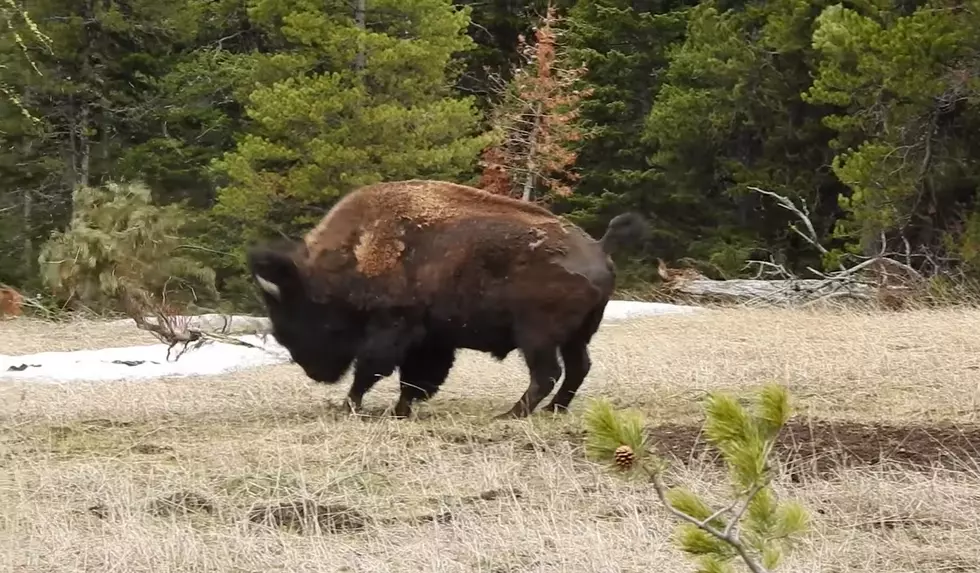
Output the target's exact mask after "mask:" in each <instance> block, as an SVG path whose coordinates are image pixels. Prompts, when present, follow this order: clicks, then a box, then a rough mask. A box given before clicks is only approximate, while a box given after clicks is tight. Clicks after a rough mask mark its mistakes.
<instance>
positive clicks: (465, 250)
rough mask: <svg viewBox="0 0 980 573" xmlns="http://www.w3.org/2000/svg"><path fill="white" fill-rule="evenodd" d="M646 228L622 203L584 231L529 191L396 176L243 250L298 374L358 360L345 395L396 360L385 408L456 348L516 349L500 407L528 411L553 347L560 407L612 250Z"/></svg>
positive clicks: (609, 280)
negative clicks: (512, 393)
mask: <svg viewBox="0 0 980 573" xmlns="http://www.w3.org/2000/svg"><path fill="white" fill-rule="evenodd" d="M643 230H644V228H643V222H642V220H641V219H639V217H638V216H635V215H632V214H626V215H620V216H618V217H617V218H615V219H613V221H612V222H611V223H610V227H609V230H608V231H607V233H606V236H604V237H603V239H602V240H601V241H595V240H594V239H592V238H591V237H589V236H588V235H587V234H585V232H583V231H582V230H581V229H579V228H578V227H576V226H574V225H572V224H571V223H569V222H567V221H565V220H564V219H562V218H559V217H556V216H555V215H553V214H552V213H550V212H549V211H547V210H546V209H543V208H541V207H538V206H536V205H533V204H529V203H526V202H523V201H519V200H515V199H510V198H507V197H503V196H499V195H493V194H490V193H487V192H484V191H481V190H479V189H474V188H471V187H466V186H462V185H456V184H452V183H443V182H437V181H400V182H392V183H382V184H377V185H371V186H368V187H363V188H361V189H358V190H356V191H354V192H352V193H350V194H349V195H347V196H346V197H344V199H342V200H341V201H340V202H338V203H337V205H336V206H334V208H333V209H331V210H330V212H329V213H327V215H326V216H325V217H324V218H323V220H322V221H321V223H320V224H319V225H317V227H316V228H314V229H313V230H312V231H310V232H309V233H308V234H307V235H306V237H305V239H304V241H303V242H302V243H292V244H287V245H280V246H270V247H265V248H261V249H253V250H252V251H251V252H250V255H249V265H250V268H251V270H252V273H253V275H255V276H257V277H261V278H262V279H264V280H265V281H267V282H266V283H265V285H266V286H267V287H268V285H269V284H274V285H275V287H273V288H272V291H273V292H270V291H269V290H266V289H265V288H264V289H263V292H264V295H265V300H266V303H267V305H268V306H269V310H270V319H271V321H272V323H273V329H274V333H275V336H276V338H277V339H279V341H280V343H282V344H283V345H284V346H285V347H286V348H287V349H289V350H290V352H291V353H292V355H293V358H294V360H296V362H297V363H298V364H300V365H301V366H302V367H303V368H304V369H305V370H306V372H307V374H308V375H310V376H311V377H312V378H314V379H316V380H320V381H323V382H335V381H337V380H338V379H339V378H340V377H341V376H342V375H343V372H344V371H346V369H347V368H348V367H349V365H350V363H351V362H352V361H355V360H356V366H355V373H354V383H353V385H352V387H351V391H350V394H349V398H350V401H351V403H352V405H353V406H354V407H355V408H356V407H359V406H360V402H361V398H362V396H363V394H364V393H365V392H366V391H367V390H368V389H369V388H370V387H371V385H373V384H374V382H375V381H376V380H377V379H378V378H379V377H381V376H386V375H389V374H391V373H392V372H393V371H394V369H395V368H398V369H399V370H400V372H401V379H402V397H401V399H400V400H399V404H398V406H397V407H396V414H398V415H407V414H408V412H409V411H410V406H411V402H412V401H413V400H417V399H425V398H426V397H428V396H431V395H432V394H433V393H434V392H435V391H436V390H437V389H438V387H439V385H440V384H442V382H443V381H444V380H445V378H446V376H447V375H448V372H449V370H450V369H451V367H452V363H453V360H454V357H455V351H456V349H458V348H470V349H475V350H480V351H484V352H489V353H491V354H492V355H493V356H495V357H496V358H498V359H503V358H504V357H506V356H507V355H508V354H509V353H510V352H511V351H512V350H514V349H515V348H516V349H520V350H521V351H522V353H523V354H524V357H525V360H526V361H527V364H528V367H529V370H530V373H531V384H530V386H529V388H528V391H527V392H526V393H525V395H524V397H522V398H521V400H519V401H518V402H517V403H516V404H515V405H514V407H513V408H512V409H511V411H510V412H508V415H514V416H526V415H527V414H529V413H530V412H531V411H533V410H534V408H535V407H536V406H537V405H538V403H539V402H540V401H541V400H542V399H543V398H544V397H545V396H546V395H547V394H548V393H549V392H550V391H551V389H552V388H553V386H554V383H555V380H557V378H559V377H560V376H561V367H560V366H559V364H558V360H557V352H559V351H560V352H561V354H562V357H563V359H564V362H565V370H566V373H565V374H566V376H565V382H564V383H563V385H562V387H561V388H560V389H559V391H558V393H557V394H556V395H555V397H554V399H553V400H552V402H551V404H550V405H549V406H548V407H549V408H551V409H555V410H563V409H565V408H567V406H568V402H569V401H570V400H571V399H572V397H573V396H574V393H575V391H576V390H577V389H578V387H579V385H580V384H581V383H582V379H584V377H585V375H586V374H587V373H588V370H589V366H590V362H589V358H588V351H587V346H588V343H589V341H590V339H591V337H592V335H593V334H594V333H595V331H596V329H597V328H598V326H599V322H600V321H601V318H602V312H603V310H604V308H605V305H606V303H607V302H608V300H609V297H610V295H611V294H612V290H613V286H614V281H615V272H614V269H613V264H612V261H611V259H610V258H609V256H608V255H609V251H611V250H612V248H613V245H614V243H617V242H622V241H624V240H627V239H630V238H636V236H637V235H636V234H637V232H640V231H643ZM260 284H261V283H260ZM276 291H277V292H276Z"/></svg>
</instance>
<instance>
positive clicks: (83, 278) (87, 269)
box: [38, 183, 217, 316]
mask: <svg viewBox="0 0 980 573" xmlns="http://www.w3.org/2000/svg"><path fill="white" fill-rule="evenodd" d="M73 207H74V212H73V217H72V220H71V223H70V224H69V226H68V228H67V229H65V230H64V231H55V232H54V233H52V234H51V238H50V239H49V240H48V241H47V243H45V245H44V247H43V248H42V250H41V254H40V256H39V257H38V261H39V263H40V266H41V273H42V280H43V282H44V285H45V286H46V287H47V288H48V289H50V290H51V292H52V294H53V295H55V296H56V297H57V298H59V299H61V300H63V301H67V302H70V303H72V304H73V305H75V306H79V305H84V306H87V307H89V308H91V309H93V310H97V311H109V310H117V311H123V312H125V313H126V314H129V315H130V316H134V315H139V316H142V314H143V313H146V312H148V311H150V309H164V310H165V311H173V310H176V309H182V308H186V307H187V306H188V305H190V304H194V303H198V302H199V301H201V300H202V299H209V300H214V299H216V298H217V291H216V289H215V285H214V278H215V277H214V271H213V270H211V269H210V268H208V267H206V266H204V265H203V264H201V263H200V262H199V261H197V260H195V259H193V258H191V257H189V256H188V255H185V254H182V252H181V247H182V246H183V241H182V240H181V237H180V231H181V229H182V228H183V227H184V226H185V225H186V224H187V223H188V222H189V221H190V214H189V213H188V212H187V211H186V210H185V209H184V208H183V207H182V206H180V205H167V206H162V207H161V206H157V205H153V204H152V201H151V197H150V191H149V189H147V188H146V187H145V186H144V185H142V184H138V183H129V184H118V183H109V184H107V185H106V186H105V187H102V188H96V187H81V188H79V189H78V190H77V191H76V193H75V195H74V197H73Z"/></svg>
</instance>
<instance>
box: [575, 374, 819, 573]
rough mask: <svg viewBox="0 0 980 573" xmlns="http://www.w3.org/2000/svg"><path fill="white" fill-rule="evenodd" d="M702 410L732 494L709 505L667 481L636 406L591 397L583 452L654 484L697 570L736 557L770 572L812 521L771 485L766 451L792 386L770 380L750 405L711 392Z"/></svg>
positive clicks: (710, 570)
mask: <svg viewBox="0 0 980 573" xmlns="http://www.w3.org/2000/svg"><path fill="white" fill-rule="evenodd" d="M704 410H705V418H706V420H705V426H704V434H705V436H706V438H707V440H708V442H709V443H711V444H712V445H713V446H714V447H715V448H717V449H718V451H719V452H720V453H721V455H722V457H723V458H724V460H725V462H726V465H727V466H728V473H729V477H730V480H731V485H732V490H733V496H732V497H733V499H732V500H731V502H730V503H728V504H726V505H724V506H723V507H720V508H715V507H711V506H710V505H709V504H708V503H706V502H705V501H704V500H703V499H701V498H700V497H699V496H698V495H697V494H695V493H694V492H692V491H690V490H689V489H687V488H684V487H674V488H668V487H667V486H666V485H665V484H664V481H663V472H664V470H665V469H666V466H665V464H664V462H663V461H662V460H660V459H659V458H657V457H656V456H655V455H654V454H653V453H652V452H651V444H650V441H649V437H648V436H647V435H646V433H645V432H644V426H645V421H644V419H643V417H642V416H641V415H640V414H639V413H638V412H635V411H629V410H626V411H617V410H615V409H614V408H613V407H612V405H611V404H609V403H608V402H606V401H601V400H600V401H596V402H594V403H593V404H592V405H591V406H590V408H589V410H588V411H587V413H586V415H585V425H586V434H587V438H586V453H587V455H588V456H589V457H590V458H592V459H593V460H596V461H602V462H605V463H608V464H609V467H610V469H611V470H612V471H614V472H615V473H617V474H620V475H624V476H625V477H627V478H643V479H648V480H649V481H650V482H651V483H652V485H653V488H654V490H655V491H656V493H657V496H658V497H659V498H660V501H661V502H663V504H664V505H665V507H666V508H667V511H668V512H670V513H671V514H672V515H673V516H674V517H676V518H678V519H679V520H681V521H682V523H681V524H680V525H679V526H678V528H677V530H676V541H677V543H678V545H679V546H680V548H681V549H682V550H683V551H684V552H686V553H688V554H690V555H692V556H694V557H696V558H697V562H698V565H699V568H698V572H699V573H728V572H732V571H734V570H735V569H734V567H733V565H732V561H733V560H735V559H740V560H741V561H742V562H743V563H744V564H745V566H746V567H748V569H749V570H750V571H752V572H753V573H766V572H768V571H770V570H772V569H774V568H776V567H777V566H778V565H779V564H780V562H781V561H782V559H783V557H784V555H785V554H786V553H787V552H788V551H789V550H791V549H792V547H793V546H794V544H795V541H796V540H797V539H798V537H799V536H800V535H802V534H803V532H804V531H805V530H806V529H807V527H808V516H807V512H806V510H805V509H804V508H803V507H802V506H801V505H800V504H798V503H797V502H794V501H783V502H779V501H777V500H776V496H775V494H774V492H773V491H772V488H771V486H770V481H771V475H770V467H769V456H770V454H771V452H772V447H773V445H774V443H775V441H776V438H777V437H778V435H779V432H780V430H781V429H782V427H783V426H784V425H785V423H786V421H787V420H788V419H789V417H790V415H791V408H790V405H789V398H788V395H787V392H786V390H785V389H784V388H783V387H780V386H777V385H770V386H767V387H765V388H763V389H762V390H761V392H760V393H759V395H758V396H757V398H756V400H755V404H754V406H753V408H752V409H751V410H749V409H746V408H745V407H744V406H743V405H742V404H740V403H739V402H738V401H737V400H736V399H735V398H734V397H732V396H730V395H728V394H724V393H713V394H710V395H709V396H708V398H707V400H706V401H705V404H704Z"/></svg>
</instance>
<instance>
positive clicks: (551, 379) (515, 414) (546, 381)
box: [497, 346, 561, 419]
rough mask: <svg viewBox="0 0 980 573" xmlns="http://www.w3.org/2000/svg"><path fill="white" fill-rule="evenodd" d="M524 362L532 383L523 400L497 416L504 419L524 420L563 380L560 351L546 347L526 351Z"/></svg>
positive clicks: (552, 347)
mask: <svg viewBox="0 0 980 573" xmlns="http://www.w3.org/2000/svg"><path fill="white" fill-rule="evenodd" d="M523 352H524V362H526V363H527V368H528V370H529V371H530V374H531V383H530V384H529V385H528V387H527V390H526V391H525V392H524V395H523V396H521V399H520V400H518V401H517V402H516V403H515V404H514V406H513V407H511V409H510V410H509V411H507V412H506V413H504V414H501V415H499V416H497V418H498V419H504V418H524V417H526V416H528V415H530V414H531V412H533V411H534V409H535V408H537V407H538V404H540V403H541V400H544V398H545V396H547V395H548V394H550V393H551V390H552V389H553V388H554V387H555V382H557V381H558V379H559V378H561V364H559V363H558V349H557V348H556V347H554V346H545V347H543V348H540V347H539V348H536V349H533V350H524V351H523Z"/></svg>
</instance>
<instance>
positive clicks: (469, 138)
mask: <svg viewBox="0 0 980 573" xmlns="http://www.w3.org/2000/svg"><path fill="white" fill-rule="evenodd" d="M348 6H349V5H348V4H347V3H346V2H335V3H333V4H331V3H329V2H328V3H327V7H326V8H324V5H323V2H307V1H301V0H266V1H264V2H260V3H257V4H256V5H255V6H254V7H253V9H252V11H251V12H250V18H251V19H252V21H253V24H254V25H256V26H259V27H261V28H263V29H264V30H266V31H267V32H268V33H270V34H274V35H275V36H276V38H277V40H278V41H279V42H280V44H281V45H282V46H283V48H282V49H281V50H280V51H279V52H278V53H276V54H273V55H269V56H265V55H260V56H257V57H259V58H263V59H265V60H266V61H267V64H274V65H275V67H276V69H278V70H279V71H280V73H279V74H275V73H269V74H268V76H267V77H266V78H263V79H262V80H260V82H259V85H258V86H257V87H256V89H255V90H254V91H253V92H252V93H251V94H250V95H249V98H248V104H247V107H246V112H247V115H248V118H249V119H250V120H251V123H250V125H249V129H248V133H246V134H244V136H243V137H242V138H241V139H240V141H239V143H238V145H237V148H236V149H235V150H234V151H233V152H231V153H228V154H227V155H225V156H224V157H223V158H222V159H221V160H220V161H219V162H218V164H217V167H218V169H219V170H220V171H221V173H222V174H223V176H224V177H226V179H227V183H226V184H225V185H224V186H223V187H222V188H221V189H220V190H219V194H218V202H217V205H216V207H215V214H216V215H217V216H219V217H220V218H221V219H222V221H224V222H225V224H229V223H230V224H234V225H236V226H237V227H236V228H237V229H239V230H240V232H241V235H240V236H239V237H236V239H235V241H236V248H237V249H238V250H239V252H240V251H241V242H242V241H245V242H248V241H251V240H254V239H256V238H258V237H260V236H270V235H273V234H275V233H277V232H281V233H285V234H287V235H291V236H297V235H299V234H300V233H302V232H304V231H305V230H306V229H307V228H308V227H309V226H310V225H311V224H313V223H315V222H316V221H317V220H318V219H319V218H320V217H321V216H322V215H323V213H324V211H325V210H326V209H328V208H329V207H330V206H331V205H332V204H333V203H334V202H335V201H336V200H337V199H338V198H339V197H341V196H342V195H343V194H344V193H346V192H347V191H349V190H350V189H352V188H354V187H356V186H360V185H365V184H369V183H374V182H378V181H381V180H392V179H402V178H413V177H416V178H443V179H456V180H458V179H465V178H466V177H467V176H470V175H472V170H473V168H474V167H475V159H476V157H477V153H478V152H479V150H480V148H482V147H483V146H484V145H485V143H486V140H485V138H484V137H482V136H475V135H473V131H474V129H475V128H476V127H477V124H478V121H479V117H478V115H477V113H476V112H475V110H474V108H473V102H472V100H471V99H468V98H462V99H458V98H454V97H451V94H450V92H449V82H448V81H447V76H448V74H449V73H450V70H449V66H450V63H451V60H452V58H453V56H454V54H456V53H457V52H459V51H461V50H465V49H467V48H469V47H470V46H471V45H472V41H471V40H470V39H469V38H468V37H467V36H466V35H465V30H466V25H467V22H468V20H467V17H468V16H467V13H466V11H465V10H456V9H454V8H453V6H452V4H451V3H450V2H449V1H448V0H411V1H399V2H395V1H394V0H372V1H371V2H370V3H369V4H367V5H364V4H361V5H360V8H358V9H356V10H354V11H351V10H349V9H348V8H347V7H348ZM362 9H363V11H362ZM277 75H278V76H279V77H276V76H277Z"/></svg>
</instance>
